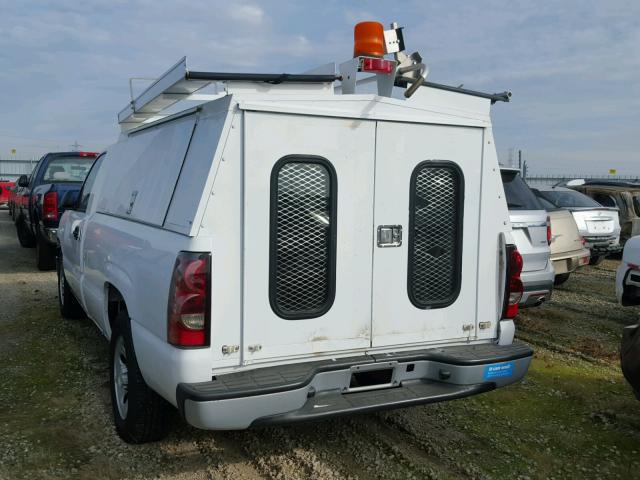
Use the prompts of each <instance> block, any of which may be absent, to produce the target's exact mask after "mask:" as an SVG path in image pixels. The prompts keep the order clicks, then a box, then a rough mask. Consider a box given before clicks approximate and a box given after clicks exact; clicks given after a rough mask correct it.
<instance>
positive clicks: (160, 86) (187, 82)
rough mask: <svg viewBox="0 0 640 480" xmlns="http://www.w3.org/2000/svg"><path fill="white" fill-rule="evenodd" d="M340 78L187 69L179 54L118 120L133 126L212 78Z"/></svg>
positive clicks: (125, 127)
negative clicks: (173, 63) (172, 63)
mask: <svg viewBox="0 0 640 480" xmlns="http://www.w3.org/2000/svg"><path fill="white" fill-rule="evenodd" d="M340 79H341V77H340V76H338V75H335V74H334V75H314V74H299V75H294V74H289V73H222V72H191V71H189V70H188V69H187V57H182V58H181V59H180V61H178V63H176V64H175V65H174V66H172V67H171V68H170V69H169V70H167V71H166V72H165V73H163V74H162V75H161V76H160V77H159V78H158V79H157V80H156V81H155V82H153V83H152V84H151V85H149V87H147V89H146V90H144V91H143V92H142V93H141V94H140V95H138V97H136V98H135V99H134V98H132V99H131V102H130V103H129V105H127V106H126V107H125V108H124V109H123V110H122V111H120V113H118V123H119V124H120V126H121V127H122V129H123V130H130V129H132V128H135V127H136V126H138V125H140V124H141V123H143V122H145V121H147V120H149V119H150V118H152V117H155V116H158V115H159V114H160V113H161V112H162V111H163V110H165V109H167V108H169V107H170V106H172V105H173V104H175V103H177V102H179V101H181V100H185V99H187V98H188V97H190V96H192V95H193V94H194V93H195V92H197V91H198V90H201V89H202V88H204V87H206V86H207V85H209V84H211V83H213V82H224V81H245V82H265V83H270V84H280V83H288V82H291V83H331V82H334V81H335V80H340Z"/></svg>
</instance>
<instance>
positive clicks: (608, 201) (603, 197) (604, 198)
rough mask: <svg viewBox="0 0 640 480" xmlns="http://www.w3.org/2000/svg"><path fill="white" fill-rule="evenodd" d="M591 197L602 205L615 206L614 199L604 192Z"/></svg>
mask: <svg viewBox="0 0 640 480" xmlns="http://www.w3.org/2000/svg"><path fill="white" fill-rule="evenodd" d="M593 199H594V200H595V201H596V202H598V203H599V204H600V205H602V206H603V207H616V206H617V205H616V200H615V199H614V198H613V197H612V196H611V195H608V194H606V193H596V194H595V195H594V196H593Z"/></svg>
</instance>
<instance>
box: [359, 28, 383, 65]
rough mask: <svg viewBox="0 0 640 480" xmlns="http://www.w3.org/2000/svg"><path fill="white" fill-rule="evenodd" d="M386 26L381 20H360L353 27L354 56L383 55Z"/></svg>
mask: <svg viewBox="0 0 640 480" xmlns="http://www.w3.org/2000/svg"><path fill="white" fill-rule="evenodd" d="M384 54H385V47H384V27H383V26H382V24H381V23H380V22H360V23H358V24H356V26H355V27H354V29H353V56H354V57H359V56H361V55H363V56H368V57H383V56H384Z"/></svg>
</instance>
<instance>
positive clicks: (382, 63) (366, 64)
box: [362, 57, 395, 73]
mask: <svg viewBox="0 0 640 480" xmlns="http://www.w3.org/2000/svg"><path fill="white" fill-rule="evenodd" d="M394 67H395V63H394V62H392V61H391V60H385V59H384V58H371V57H367V58H363V59H362V71H363V72H370V73H391V72H393V68H394Z"/></svg>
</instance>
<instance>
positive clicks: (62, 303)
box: [56, 254, 86, 319]
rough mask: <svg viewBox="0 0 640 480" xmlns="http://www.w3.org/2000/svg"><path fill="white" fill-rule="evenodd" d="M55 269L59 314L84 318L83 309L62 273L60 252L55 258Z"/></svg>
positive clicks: (72, 317) (65, 316)
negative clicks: (56, 273)
mask: <svg viewBox="0 0 640 480" xmlns="http://www.w3.org/2000/svg"><path fill="white" fill-rule="evenodd" d="M56 270H57V272H58V307H59V308H60V315H62V316H63V317H64V318H69V319H75V318H84V317H85V316H86V315H85V313H84V310H83V309H82V307H81V306H80V302H78V299H77V298H76V296H75V295H74V293H73V291H72V290H71V287H69V284H68V283H67V279H66V277H65V275H64V269H63V268H62V254H59V255H58V257H57V258H56Z"/></svg>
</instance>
